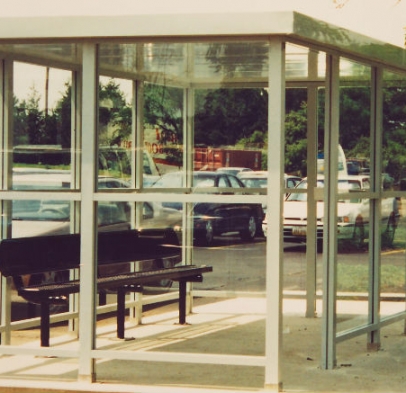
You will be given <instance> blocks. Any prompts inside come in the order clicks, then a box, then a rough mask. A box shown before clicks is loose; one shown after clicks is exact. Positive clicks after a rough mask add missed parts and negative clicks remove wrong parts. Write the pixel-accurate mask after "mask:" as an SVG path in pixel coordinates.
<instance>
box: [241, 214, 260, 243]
mask: <svg viewBox="0 0 406 393" xmlns="http://www.w3.org/2000/svg"><path fill="white" fill-rule="evenodd" d="M256 233H257V222H256V220H255V217H254V216H249V218H248V221H247V223H246V228H245V229H243V230H242V231H240V236H241V239H242V240H253V239H254V238H255V235H256Z"/></svg>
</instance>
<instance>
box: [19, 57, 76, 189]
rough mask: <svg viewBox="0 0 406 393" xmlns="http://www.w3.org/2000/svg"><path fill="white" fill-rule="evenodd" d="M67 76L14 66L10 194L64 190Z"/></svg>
mask: <svg viewBox="0 0 406 393" xmlns="http://www.w3.org/2000/svg"><path fill="white" fill-rule="evenodd" d="M71 80H72V78H71V73H70V72H69V71H65V70H59V69H55V68H51V67H43V66H37V65H33V64H26V63H18V62H16V63H15V66H14V81H15V83H14V96H15V100H14V116H13V121H14V127H13V156H12V157H13V177H12V183H13V184H12V187H13V189H37V190H42V189H60V188H70V186H71V179H70V176H69V174H70V166H71Z"/></svg>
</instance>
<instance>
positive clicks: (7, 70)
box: [0, 59, 14, 345]
mask: <svg viewBox="0 0 406 393" xmlns="http://www.w3.org/2000/svg"><path fill="white" fill-rule="evenodd" d="M13 72H14V69H13V62H12V61H11V60H9V59H4V60H1V61H0V100H1V102H0V127H1V133H0V144H1V174H0V187H1V189H6V190H8V189H11V185H12V161H11V158H12V151H13V143H12V141H13V109H14V100H13V89H14V88H13ZM0 207H1V212H0V213H1V227H0V231H1V233H0V235H1V236H0V237H1V239H4V238H9V237H11V236H12V234H11V231H12V226H11V216H12V211H11V201H2V203H1V204H0ZM11 288H12V280H11V278H5V277H2V278H1V325H2V326H4V325H5V326H6V330H5V331H4V333H2V335H1V343H2V344H7V345H9V344H10V340H11V330H10V324H11Z"/></svg>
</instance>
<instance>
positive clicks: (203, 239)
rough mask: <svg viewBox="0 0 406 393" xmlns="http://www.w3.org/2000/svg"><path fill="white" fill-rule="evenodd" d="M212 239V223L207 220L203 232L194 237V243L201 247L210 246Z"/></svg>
mask: <svg viewBox="0 0 406 393" xmlns="http://www.w3.org/2000/svg"><path fill="white" fill-rule="evenodd" d="M213 239H214V228H213V222H212V221H211V220H207V221H206V223H205V228H204V230H203V231H201V232H200V233H199V235H197V236H196V243H197V244H198V245H201V246H206V247H208V246H210V245H211V244H212V243H213Z"/></svg>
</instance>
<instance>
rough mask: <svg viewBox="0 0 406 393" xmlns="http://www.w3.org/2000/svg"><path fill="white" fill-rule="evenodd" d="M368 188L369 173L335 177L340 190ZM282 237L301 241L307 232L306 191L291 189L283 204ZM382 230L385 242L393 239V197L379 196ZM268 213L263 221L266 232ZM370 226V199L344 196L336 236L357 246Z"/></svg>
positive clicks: (320, 233)
mask: <svg viewBox="0 0 406 393" xmlns="http://www.w3.org/2000/svg"><path fill="white" fill-rule="evenodd" d="M323 186H324V178H323V177H321V176H320V177H318V178H317V187H318V188H322V187H323ZM296 188H297V189H306V188H307V179H304V180H302V182H300V183H299V184H298V185H297V187H296ZM369 188H370V183H369V177H368V176H341V177H340V178H339V179H338V191H339V193H340V192H343V193H348V192H362V191H367V190H369ZM283 208H284V211H283V217H284V219H283V239H284V241H285V242H293V243H304V242H306V235H307V194H306V193H291V194H289V195H288V196H287V198H286V199H285V202H284V205H283ZM316 214H317V220H316V224H317V242H318V245H319V246H321V245H322V241H323V225H324V224H323V221H324V220H323V216H324V203H323V202H322V201H319V202H317V205H316ZM381 215H382V232H383V238H382V239H383V241H384V242H385V243H386V245H391V244H392V243H393V239H394V235H395V231H396V227H397V224H398V220H399V209H398V204H397V200H396V198H386V199H383V200H382V210H381ZM268 219H269V217H268V216H267V217H266V218H265V220H264V223H263V230H264V233H265V234H266V228H267V220H268ZM368 230H369V200H368V199H366V198H365V199H363V198H353V199H343V200H339V201H338V206H337V239H338V240H340V241H349V242H351V243H352V244H353V245H354V246H356V247H357V248H361V247H362V246H363V244H364V240H365V239H366V238H367V236H368Z"/></svg>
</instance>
